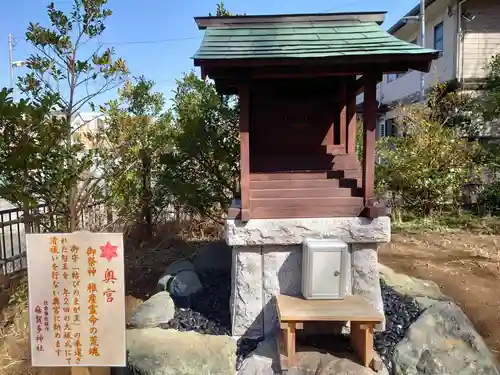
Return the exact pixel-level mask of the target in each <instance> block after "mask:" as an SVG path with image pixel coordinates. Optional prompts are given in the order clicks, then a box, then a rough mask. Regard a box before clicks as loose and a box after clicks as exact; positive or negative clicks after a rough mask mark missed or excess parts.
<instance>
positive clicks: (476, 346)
mask: <svg viewBox="0 0 500 375" xmlns="http://www.w3.org/2000/svg"><path fill="white" fill-rule="evenodd" d="M393 367H394V370H395V374H396V375H424V374H425V375H479V374H481V375H499V374H500V372H499V369H498V364H497V363H496V361H495V359H494V357H493V356H492V355H491V353H490V351H489V350H488V348H487V347H486V344H485V343H484V341H483V339H482V338H481V336H480V335H479V334H478V333H477V332H476V331H475V329H474V328H473V326H472V324H471V322H470V321H469V319H468V318H467V316H466V315H465V314H464V313H463V312H462V310H461V309H460V308H459V307H458V306H456V305H455V304H453V303H452V302H448V301H443V302H436V303H434V304H433V305H431V306H430V307H429V308H427V310H425V311H424V312H423V313H422V315H420V317H419V318H418V319H417V321H416V322H415V323H413V324H412V325H411V326H410V328H409V330H408V331H407V332H406V336H405V338H404V339H403V340H402V341H401V342H399V344H398V345H397V346H396V348H395V352H394V357H393Z"/></svg>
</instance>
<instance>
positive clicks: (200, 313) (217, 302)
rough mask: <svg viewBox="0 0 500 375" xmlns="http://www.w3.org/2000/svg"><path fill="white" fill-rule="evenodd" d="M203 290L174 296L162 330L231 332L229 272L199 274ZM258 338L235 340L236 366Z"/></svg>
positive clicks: (206, 332) (255, 344)
mask: <svg viewBox="0 0 500 375" xmlns="http://www.w3.org/2000/svg"><path fill="white" fill-rule="evenodd" d="M198 276H199V278H200V281H201V283H202V285H203V290H202V291H200V292H199V293H196V294H194V295H192V296H190V298H186V299H174V302H175V304H176V308H175V315H174V318H173V319H172V320H170V322H168V323H165V324H162V325H161V326H160V327H161V328H163V329H175V330H178V331H195V332H198V333H202V334H208V335H231V316H230V312H229V298H230V295H231V272H230V271H205V272H203V273H200V274H199V275H198ZM262 340H263V338H261V339H255V340H253V339H248V338H243V339H239V340H238V342H237V351H236V355H237V360H236V364H237V368H238V369H239V368H240V367H241V364H242V363H243V360H244V359H245V358H247V357H248V355H249V354H250V353H251V352H253V351H254V350H255V349H256V348H257V345H258V344H259V342H260V341H262Z"/></svg>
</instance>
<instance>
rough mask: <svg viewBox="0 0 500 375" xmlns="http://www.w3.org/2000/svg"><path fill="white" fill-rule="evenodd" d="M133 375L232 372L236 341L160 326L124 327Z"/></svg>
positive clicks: (190, 374)
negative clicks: (128, 328) (127, 328)
mask: <svg viewBox="0 0 500 375" xmlns="http://www.w3.org/2000/svg"><path fill="white" fill-rule="evenodd" d="M127 351H128V366H129V368H130V369H131V370H132V373H133V374H135V375H215V374H217V375H234V374H235V366H236V357H235V356H236V355H235V353H236V342H235V341H234V340H233V339H232V338H230V337H228V336H210V335H202V334H199V333H196V332H178V331H175V330H163V329H160V328H149V329H134V330H127Z"/></svg>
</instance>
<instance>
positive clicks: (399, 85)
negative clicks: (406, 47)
mask: <svg viewBox="0 0 500 375" xmlns="http://www.w3.org/2000/svg"><path fill="white" fill-rule="evenodd" d="M419 14H420V6H419V5H417V6H416V7H415V8H413V9H412V10H411V11H410V12H408V13H407V15H406V16H410V17H411V16H418V15H419ZM458 15H461V16H460V17H459V16H458ZM388 31H389V33H391V34H393V35H395V36H397V37H399V38H400V39H403V40H406V41H408V42H413V43H417V44H420V23H419V22H416V21H412V20H408V21H405V20H404V19H402V20H400V21H399V22H397V23H396V24H395V25H393V26H392V27H390V28H389V30H388ZM426 47H428V48H434V49H436V50H439V51H442V53H441V56H440V57H439V59H437V60H435V61H433V63H432V67H431V70H430V72H429V73H427V74H425V75H424V80H425V88H426V89H428V88H429V87H430V86H432V85H434V84H436V83H438V82H443V81H448V80H452V79H455V78H456V79H458V80H460V81H461V82H462V84H463V87H464V88H466V89H469V90H475V89H478V88H479V87H480V85H481V83H482V82H484V79H485V77H486V74H487V63H488V61H489V59H490V58H491V57H492V56H493V55H495V54H498V53H500V0H427V1H426ZM420 82H421V73H419V72H416V71H409V72H401V73H397V74H396V73H395V74H388V75H386V76H384V77H383V80H382V82H381V83H380V84H379V86H378V92H377V96H378V97H377V99H378V100H379V102H380V103H381V105H386V106H388V107H389V112H387V113H386V114H385V116H381V118H380V122H379V128H378V135H379V136H388V135H392V118H393V117H394V113H392V112H391V111H390V108H391V107H393V106H394V105H395V104H398V103H404V102H407V103H408V102H416V101H419V100H420V85H421V83H420ZM424 99H425V98H424ZM359 101H362V97H361V98H359V99H358V102H359Z"/></svg>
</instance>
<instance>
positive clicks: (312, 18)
mask: <svg viewBox="0 0 500 375" xmlns="http://www.w3.org/2000/svg"><path fill="white" fill-rule="evenodd" d="M386 13H387V12H384V11H379V12H349V13H300V14H269V15H242V16H223V17H212V16H206V17H195V21H196V24H197V25H198V28H199V29H200V30H205V29H206V28H207V27H228V28H231V27H241V26H243V25H244V26H251V25H259V24H282V25H286V24H290V23H294V24H296V23H308V22H309V23H310V22H313V23H319V22H335V21H338V22H342V21H348V22H353V21H358V22H376V23H377V24H379V25H381V24H382V23H383V22H384V19H385V15H386Z"/></svg>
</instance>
